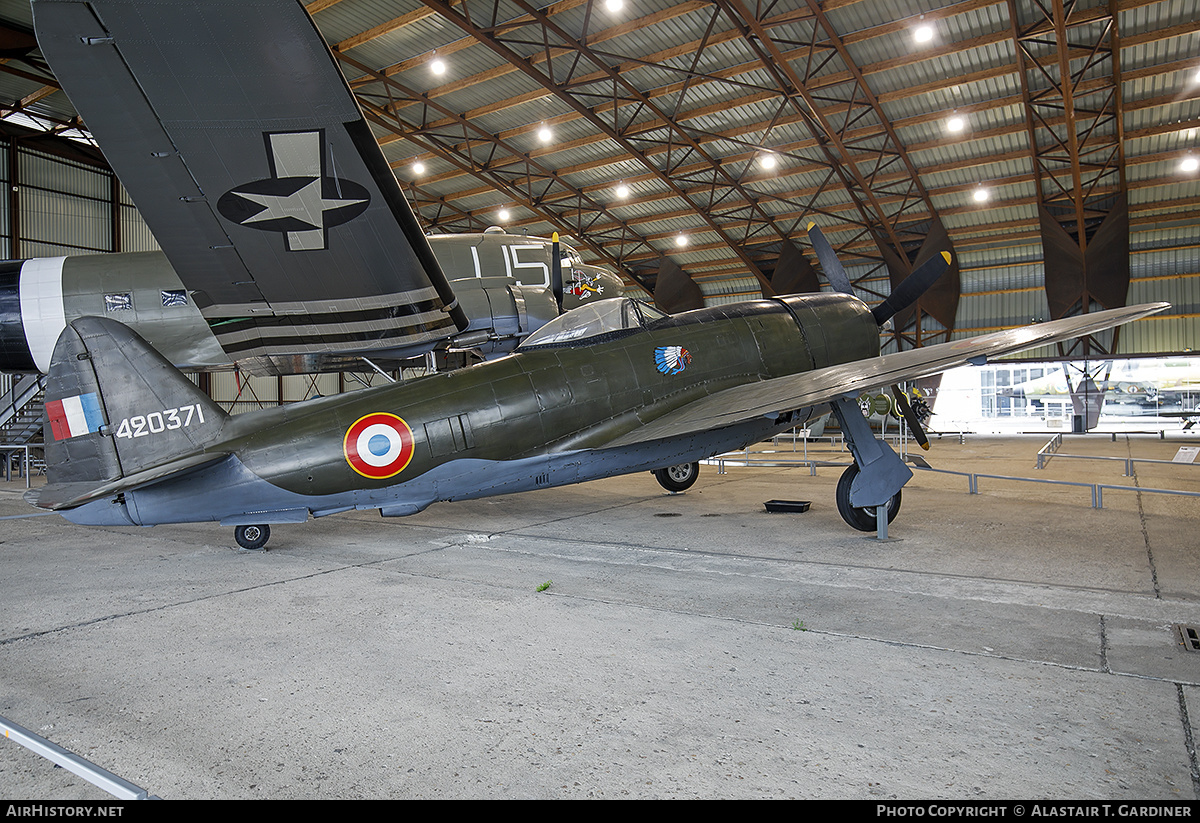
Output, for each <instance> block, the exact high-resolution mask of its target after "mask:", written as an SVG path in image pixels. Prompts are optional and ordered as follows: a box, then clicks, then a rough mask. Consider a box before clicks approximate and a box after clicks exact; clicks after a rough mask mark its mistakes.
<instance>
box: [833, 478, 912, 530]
mask: <svg viewBox="0 0 1200 823" xmlns="http://www.w3.org/2000/svg"><path fill="white" fill-rule="evenodd" d="M857 476H858V465H857V464H853V465H850V466H847V467H846V470H845V471H844V472H842V476H841V477H839V478H838V483H837V492H836V494H835V495H834V497H835V499H836V500H837V508H838V514H840V515H841V516H842V519H843V520H845V521H846V522H847V523H848V524H849V525H850V526H851V527H852V528H855V529H858V530H859V531H860V532H873V531H876V530H877V529H878V528H879V516H878V514H877V512H876V511H875V507H874V506H869V507H863V508H859V507H857V506H852V505H850V484H851V483H853V482H854V478H855V477H857ZM898 511H900V492H899V491H897V492H896V493H895V494H894V495H892V496H891V498H889V499H888V502H887V522H889V523H891V522H892V521H893V520H895V519H896V512H898Z"/></svg>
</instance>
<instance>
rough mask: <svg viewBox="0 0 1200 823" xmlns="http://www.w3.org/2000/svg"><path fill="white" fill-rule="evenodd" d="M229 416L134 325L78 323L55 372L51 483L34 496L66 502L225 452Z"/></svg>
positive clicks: (49, 435)
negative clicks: (221, 446)
mask: <svg viewBox="0 0 1200 823" xmlns="http://www.w3.org/2000/svg"><path fill="white" fill-rule="evenodd" d="M228 419H229V415H227V414H226V413H225V412H224V411H223V410H222V409H221V407H220V406H218V405H216V404H215V403H213V401H212V400H210V399H209V398H208V397H207V396H206V395H205V394H204V393H203V392H201V391H200V389H199V388H198V387H197V386H196V385H195V384H194V383H192V382H191V381H190V380H188V379H187V377H185V376H184V375H183V374H182V373H181V372H180V371H179V370H177V369H176V368H175V367H174V366H172V365H171V363H170V362H168V361H167V360H166V359H165V358H164V357H163V356H162V355H160V354H159V353H158V352H157V351H155V350H154V348H152V347H151V346H150V345H149V344H148V343H147V342H146V341H145V340H143V339H142V338H141V337H139V336H138V335H137V334H136V333H135V332H133V331H132V330H131V329H129V328H128V327H126V326H124V325H122V324H120V323H118V322H116V321H113V320H108V319H106V318H102V317H83V318H80V319H78V320H75V321H74V322H72V323H71V324H70V325H69V326H68V327H67V328H66V329H64V330H63V333H62V334H61V335H60V336H59V338H58V343H57V344H56V345H55V347H54V355H53V357H52V358H51V361H50V371H49V374H48V376H47V386H46V409H45V419H44V421H43V422H44V424H45V432H46V464H47V466H48V467H49V468H48V472H49V478H48V479H49V483H48V485H47V486H46V487H45V488H44V489H41V490H35V491H37V492H38V494H37V495H36V496H37V498H38V499H37V501H36V505H39V506H41V507H43V508H67V507H70V506H72V505H79V503H80V502H85V501H86V500H89V499H94V498H96V497H99V496H102V495H104V494H112V493H115V492H117V491H121V490H123V489H125V488H130V487H132V486H133V485H135V484H137V483H140V482H148V481H149V480H154V479H159V478H162V477H165V476H167V475H169V474H174V473H177V472H179V471H183V470H186V469H188V468H192V467H194V466H198V465H202V464H203V463H207V462H210V461H212V460H215V459H219V458H220V457H222V456H223V453H220V452H218V453H213V454H210V453H208V452H206V451H205V447H206V446H207V445H209V444H212V443H213V442H214V441H215V440H216V439H217V438H218V437H219V436H220V433H221V430H222V428H223V427H224V424H225V421H226V420H228Z"/></svg>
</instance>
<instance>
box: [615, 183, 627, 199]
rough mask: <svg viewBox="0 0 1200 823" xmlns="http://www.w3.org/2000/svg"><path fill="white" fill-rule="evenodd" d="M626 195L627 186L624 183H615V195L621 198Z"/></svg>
mask: <svg viewBox="0 0 1200 823" xmlns="http://www.w3.org/2000/svg"><path fill="white" fill-rule="evenodd" d="M628 196H629V186H626V185H625V184H624V183H618V184H617V197H622V198H623V197H628Z"/></svg>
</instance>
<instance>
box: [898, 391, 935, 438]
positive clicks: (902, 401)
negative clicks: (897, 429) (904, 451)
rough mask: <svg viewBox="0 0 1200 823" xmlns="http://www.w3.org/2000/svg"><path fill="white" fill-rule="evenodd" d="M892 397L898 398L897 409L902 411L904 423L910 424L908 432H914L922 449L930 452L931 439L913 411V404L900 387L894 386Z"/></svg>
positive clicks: (913, 434) (914, 436)
mask: <svg viewBox="0 0 1200 823" xmlns="http://www.w3.org/2000/svg"><path fill="white" fill-rule="evenodd" d="M892 397H894V398H896V407H897V408H898V409H900V414H901V415H902V416H903V417H904V422H905V423H907V424H908V430H909V431H910V432H912V436H913V438H914V439H916V441H917V443H918V444H919V445H920V446H921V448H922V449H924V450H925V451H929V438H928V437H927V436H926V434H925V427H924V426H922V425H921V421H920V419H918V418H917V413H916V412H915V411H913V407H912V404H910V403H909V402H908V395H907V394H905V393H904V392H903V391H901V390H900V387H899V386H895V385H894V386H892Z"/></svg>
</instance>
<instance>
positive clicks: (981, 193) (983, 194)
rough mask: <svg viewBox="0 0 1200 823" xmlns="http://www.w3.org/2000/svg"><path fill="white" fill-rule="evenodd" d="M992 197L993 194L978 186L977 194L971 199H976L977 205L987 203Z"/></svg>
mask: <svg viewBox="0 0 1200 823" xmlns="http://www.w3.org/2000/svg"><path fill="white" fill-rule="evenodd" d="M991 196H992V193H991V192H989V191H988V190H987V189H985V188H984V187H983V186H976V187H975V193H974V194H972V195H971V197H973V198H975V202H976V203H986V202H987V201H988V200H989V199H990V198H991Z"/></svg>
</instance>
